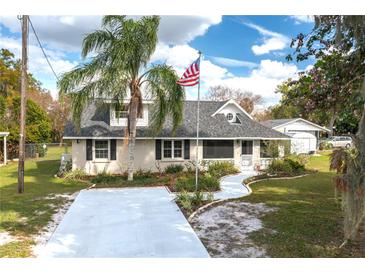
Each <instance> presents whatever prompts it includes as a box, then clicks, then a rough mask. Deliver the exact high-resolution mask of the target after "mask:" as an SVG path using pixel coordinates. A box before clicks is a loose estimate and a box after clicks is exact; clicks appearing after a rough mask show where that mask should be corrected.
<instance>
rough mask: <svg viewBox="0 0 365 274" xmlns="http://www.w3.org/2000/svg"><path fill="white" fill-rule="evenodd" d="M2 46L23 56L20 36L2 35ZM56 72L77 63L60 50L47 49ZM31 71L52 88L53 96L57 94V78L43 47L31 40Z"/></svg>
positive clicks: (64, 70) (0, 42) (47, 86)
mask: <svg viewBox="0 0 365 274" xmlns="http://www.w3.org/2000/svg"><path fill="white" fill-rule="evenodd" d="M0 38H1V39H0V48H6V49H9V50H10V51H11V52H13V53H14V55H15V58H21V40H20V38H19V39H17V38H10V37H3V36H1V35H0ZM45 52H46V54H47V56H48V58H49V60H50V62H51V64H52V66H53V68H54V70H55V72H56V74H58V75H60V74H61V73H63V72H66V71H69V70H70V69H72V68H73V67H75V66H76V65H77V63H76V62H71V61H69V60H67V59H66V58H65V56H64V54H63V53H62V52H60V51H55V50H50V49H46V50H45ZM28 59H29V68H28V69H29V72H30V73H32V74H33V75H35V76H36V78H37V79H38V80H40V81H41V82H42V83H44V84H45V88H47V89H50V90H51V93H52V96H54V97H56V96H57V90H56V78H55V76H54V75H53V72H52V70H51V68H50V67H49V65H48V64H47V61H46V59H45V58H44V56H43V53H42V51H41V49H40V48H39V47H38V45H37V44H35V41H34V40H33V41H32V40H31V41H30V44H29V45H28Z"/></svg>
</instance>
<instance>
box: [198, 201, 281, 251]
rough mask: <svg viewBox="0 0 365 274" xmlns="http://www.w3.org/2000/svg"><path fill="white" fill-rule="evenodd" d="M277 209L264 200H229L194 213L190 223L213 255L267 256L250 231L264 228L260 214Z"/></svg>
mask: <svg viewBox="0 0 365 274" xmlns="http://www.w3.org/2000/svg"><path fill="white" fill-rule="evenodd" d="M274 210H275V209H273V208H269V207H267V206H266V205H265V204H263V203H258V204H251V203H245V202H240V201H232V202H226V203H224V204H220V205H217V206H215V207H213V208H210V209H209V210H207V211H205V212H202V213H201V214H198V215H196V216H194V217H193V218H192V219H191V224H192V226H193V227H194V230H195V232H196V233H197V235H198V236H199V238H200V239H201V240H202V242H203V243H204V245H205V247H206V248H207V250H208V252H209V254H210V255H211V257H215V258H252V257H253V258H258V257H267V255H266V252H265V250H264V249H263V248H261V247H258V246H256V245H255V244H254V243H253V242H252V241H251V240H250V239H249V234H250V233H251V232H253V231H257V230H260V229H262V228H263V227H262V222H261V220H260V217H261V216H262V215H264V214H266V213H268V212H272V211H274ZM273 233H275V232H274V231H273Z"/></svg>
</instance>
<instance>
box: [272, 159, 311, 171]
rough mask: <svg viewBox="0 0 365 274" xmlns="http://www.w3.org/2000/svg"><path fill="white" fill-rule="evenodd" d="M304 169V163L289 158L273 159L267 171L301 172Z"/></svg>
mask: <svg viewBox="0 0 365 274" xmlns="http://www.w3.org/2000/svg"><path fill="white" fill-rule="evenodd" d="M304 170H305V168H304V165H302V164H301V163H299V162H298V161H295V160H292V159H289V158H285V159H283V160H281V159H274V160H272V162H271V163H270V164H269V166H268V168H267V171H268V172H269V173H281V172H282V173H301V172H303V171H304Z"/></svg>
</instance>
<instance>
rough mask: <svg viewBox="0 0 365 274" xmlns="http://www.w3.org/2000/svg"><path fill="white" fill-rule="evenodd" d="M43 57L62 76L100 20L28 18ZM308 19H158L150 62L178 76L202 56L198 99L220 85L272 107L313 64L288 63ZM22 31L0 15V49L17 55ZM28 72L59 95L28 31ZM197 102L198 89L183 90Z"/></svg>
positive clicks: (306, 29)
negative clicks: (284, 85) (282, 89)
mask: <svg viewBox="0 0 365 274" xmlns="http://www.w3.org/2000/svg"><path fill="white" fill-rule="evenodd" d="M31 20H32V22H33V25H34V28H35V30H36V32H37V34H38V36H39V39H40V40H41V42H42V44H43V46H44V48H45V50H46V54H47V56H48V57H49V59H50V62H51V64H52V66H53V68H54V70H55V72H56V73H57V75H61V74H62V73H63V72H67V71H69V70H71V69H72V68H74V67H75V66H77V65H79V64H81V63H82V62H84V60H82V59H81V56H80V51H81V45H82V40H83V38H84V37H85V35H86V34H88V33H90V32H92V31H94V30H96V29H98V28H100V22H101V16H31ZM313 24H314V22H313V19H312V18H311V17H309V16H304V15H303V16H217V15H215V16H161V22H160V27H159V32H158V38H159V42H158V44H157V48H156V51H155V53H154V54H153V56H152V59H151V62H152V63H164V62H165V63H167V64H168V65H171V66H173V67H174V68H175V69H176V71H177V72H178V73H179V75H180V74H182V73H183V72H184V70H185V68H186V67H188V66H189V64H190V63H191V62H193V61H194V60H195V59H196V58H197V57H198V50H200V51H201V52H202V53H203V59H202V62H201V96H202V97H204V95H205V94H206V92H207V91H208V89H209V87H212V86H216V85H224V86H227V87H231V88H235V89H241V90H242V91H249V92H252V93H254V94H259V95H261V96H262V97H263V99H264V103H263V106H270V105H274V104H276V103H277V102H278V101H279V100H280V94H277V93H275V89H276V87H277V85H278V84H280V83H281V82H283V81H285V80H286V79H288V78H295V77H296V75H297V73H298V72H299V71H303V70H306V69H308V68H309V67H310V66H311V65H312V64H313V62H314V60H313V59H312V60H308V61H305V62H300V63H297V62H295V61H291V62H287V61H286V60H285V56H286V55H287V54H289V53H292V52H293V49H292V48H290V42H291V39H292V38H293V37H295V36H296V35H297V34H299V33H300V32H302V33H309V32H310V31H311V29H312V27H313ZM20 31H21V28H20V21H19V20H18V19H17V18H16V16H0V48H6V49H9V50H10V51H12V52H13V53H14V54H15V56H16V57H17V58H20V56H21V33H20ZM29 71H30V72H31V73H32V74H33V75H34V76H35V77H36V78H37V79H38V80H39V81H41V82H42V85H43V87H44V88H46V89H48V90H50V91H51V94H52V96H54V97H55V98H56V97H57V79H56V77H55V76H54V75H53V73H52V71H51V69H50V68H49V66H48V65H47V62H46V60H45V58H44V56H43V55H42V52H41V50H40V48H39V47H38V44H37V41H36V38H35V36H34V34H33V33H32V31H30V37H29ZM186 97H187V99H191V100H195V99H196V97H197V88H196V87H191V88H187V89H186Z"/></svg>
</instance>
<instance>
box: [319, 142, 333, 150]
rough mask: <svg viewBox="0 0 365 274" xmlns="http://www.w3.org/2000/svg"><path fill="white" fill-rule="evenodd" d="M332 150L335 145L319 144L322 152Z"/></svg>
mask: <svg viewBox="0 0 365 274" xmlns="http://www.w3.org/2000/svg"><path fill="white" fill-rule="evenodd" d="M332 148H333V145H332V144H330V143H328V142H327V141H323V142H321V143H319V149H320V150H329V149H332Z"/></svg>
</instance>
